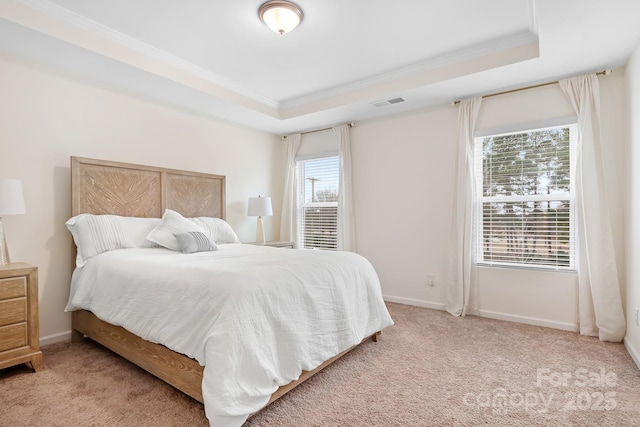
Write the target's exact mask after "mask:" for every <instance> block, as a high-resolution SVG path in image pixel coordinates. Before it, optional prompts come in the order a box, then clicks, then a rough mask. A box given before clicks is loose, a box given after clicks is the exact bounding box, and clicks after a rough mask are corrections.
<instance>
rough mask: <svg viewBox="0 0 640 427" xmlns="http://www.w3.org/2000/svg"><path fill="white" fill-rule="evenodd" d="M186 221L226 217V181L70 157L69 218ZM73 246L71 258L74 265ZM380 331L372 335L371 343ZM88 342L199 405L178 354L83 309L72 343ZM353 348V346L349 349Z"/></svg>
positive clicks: (198, 392) (197, 379) (185, 360)
mask: <svg viewBox="0 0 640 427" xmlns="http://www.w3.org/2000/svg"><path fill="white" fill-rule="evenodd" d="M167 208H168V209H172V210H175V211H177V212H179V213H181V214H182V215H184V216H185V217H198V216H210V217H217V218H222V219H224V218H225V177H224V176H221V175H212V174H205V173H198V172H188V171H181V170H175V169H166V168H158V167H151V166H141V165H134V164H128V163H120V162H111V161H104V160H94V159H87V158H81V157H71V214H72V216H75V215H79V214H81V213H90V214H96V215H98V214H113V215H121V216H133V217H147V218H152V217H153V218H161V217H162V213H163V212H164V210H165V209H167ZM75 250H76V249H75V246H74V248H73V254H74V256H73V259H74V261H75ZM379 334H380V332H378V333H376V334H374V335H372V338H373V340H374V341H377V337H378V335H379ZM85 336H86V337H89V338H91V339H92V340H94V341H97V342H98V343H100V344H102V345H103V346H105V347H107V348H108V349H110V350H112V351H113V352H115V353H117V354H119V355H120V356H122V357H124V358H125V359H127V360H129V361H131V362H133V363H135V364H136V365H138V366H140V367H141V368H143V369H144V370H146V371H148V372H150V373H151V374H153V375H155V376H156V377H158V378H160V379H161V380H163V381H165V382H167V383H168V384H171V385H172V386H174V387H175V388H177V389H178V390H181V391H182V392H184V393H185V394H187V395H189V396H191V397H193V398H194V399H196V400H198V401H199V402H202V403H204V402H203V398H202V373H203V369H204V368H203V367H202V366H200V364H199V363H198V362H197V361H196V360H194V359H191V358H189V357H187V356H185V355H183V354H180V353H176V352H174V351H173V350H170V349H168V348H167V347H165V346H162V345H159V344H154V343H152V342H149V341H146V340H144V339H142V338H140V337H138V336H136V335H134V334H132V333H131V332H129V331H127V330H126V329H124V328H122V327H119V326H114V325H111V324H109V323H107V322H104V321H102V320H100V319H98V318H97V317H96V316H95V315H94V314H93V313H91V312H89V311H85V310H79V311H74V312H73V313H72V341H73V342H78V341H81V340H82V339H83V338H84V337H85ZM354 347H355V346H354ZM354 347H351V348H350V349H348V350H346V351H344V352H342V353H340V354H338V355H337V356H335V357H333V358H331V359H329V360H327V361H325V362H324V363H323V364H322V365H320V366H319V367H318V368H316V369H314V370H313V371H303V372H302V375H301V376H300V378H299V379H298V380H296V381H293V382H291V383H289V384H287V385H285V386H282V387H280V388H279V389H278V390H276V392H275V393H274V394H273V395H272V396H271V399H270V400H269V402H268V403H267V405H268V404H269V403H271V402H273V401H274V400H276V399H278V398H279V397H281V396H283V395H284V394H285V393H287V392H288V391H290V390H292V389H293V388H294V387H296V386H297V385H299V384H301V383H302V382H303V381H305V380H307V379H308V378H310V377H311V376H312V375H314V374H315V373H317V372H319V371H320V370H322V369H324V368H325V367H326V366H328V365H329V364H331V363H332V362H334V361H336V360H337V359H339V358H340V357H342V356H343V355H345V354H346V353H348V352H349V351H350V350H351V349H353V348H354Z"/></svg>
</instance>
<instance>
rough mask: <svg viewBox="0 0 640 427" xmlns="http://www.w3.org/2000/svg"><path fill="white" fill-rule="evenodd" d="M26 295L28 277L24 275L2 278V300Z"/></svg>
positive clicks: (0, 291)
mask: <svg viewBox="0 0 640 427" xmlns="http://www.w3.org/2000/svg"><path fill="white" fill-rule="evenodd" d="M26 296H27V279H26V278H25V277H24V276H23V277H11V278H9V279H0V300H3V299H10V298H17V297H26Z"/></svg>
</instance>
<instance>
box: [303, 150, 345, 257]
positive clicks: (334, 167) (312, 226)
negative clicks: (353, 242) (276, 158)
mask: <svg viewBox="0 0 640 427" xmlns="http://www.w3.org/2000/svg"><path fill="white" fill-rule="evenodd" d="M298 180H299V188H300V189H301V193H302V194H301V195H300V197H299V200H300V204H299V206H298V224H299V239H298V241H299V242H301V246H302V247H303V248H306V249H330V250H336V249H337V247H338V239H337V236H338V181H339V158H338V157H337V156H331V157H324V158H319V159H309V160H302V161H298Z"/></svg>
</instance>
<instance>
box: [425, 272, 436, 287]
mask: <svg viewBox="0 0 640 427" xmlns="http://www.w3.org/2000/svg"><path fill="white" fill-rule="evenodd" d="M427 285H429V287H431V288H433V287H434V286H435V285H436V278H435V276H434V275H433V274H429V275H428V276H427Z"/></svg>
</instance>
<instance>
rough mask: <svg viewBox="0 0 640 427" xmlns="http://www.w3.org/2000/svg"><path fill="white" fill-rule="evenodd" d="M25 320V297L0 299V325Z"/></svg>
mask: <svg viewBox="0 0 640 427" xmlns="http://www.w3.org/2000/svg"><path fill="white" fill-rule="evenodd" d="M26 321H27V299H26V298H15V299H9V300H4V301H0V326H5V325H11V324H12V323H18V322H26Z"/></svg>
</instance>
